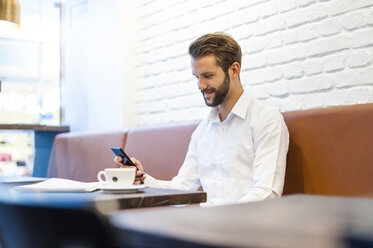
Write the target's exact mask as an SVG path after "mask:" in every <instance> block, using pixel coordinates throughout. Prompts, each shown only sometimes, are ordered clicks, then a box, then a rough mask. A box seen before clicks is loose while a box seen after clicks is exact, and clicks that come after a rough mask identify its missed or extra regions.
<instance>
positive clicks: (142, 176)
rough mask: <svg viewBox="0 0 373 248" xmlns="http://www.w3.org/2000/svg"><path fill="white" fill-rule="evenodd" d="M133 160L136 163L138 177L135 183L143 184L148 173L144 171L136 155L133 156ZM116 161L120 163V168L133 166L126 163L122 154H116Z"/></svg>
mask: <svg viewBox="0 0 373 248" xmlns="http://www.w3.org/2000/svg"><path fill="white" fill-rule="evenodd" d="M131 161H132V162H133V163H134V164H135V165H136V168H137V169H136V178H135V182H134V184H142V183H143V182H144V179H145V177H146V174H145V172H144V168H143V167H142V165H141V163H140V161H139V160H137V159H136V158H134V157H131ZM114 163H116V164H117V165H119V167H120V168H132V167H133V166H130V165H126V164H124V163H123V159H122V157H120V156H116V157H115V158H114Z"/></svg>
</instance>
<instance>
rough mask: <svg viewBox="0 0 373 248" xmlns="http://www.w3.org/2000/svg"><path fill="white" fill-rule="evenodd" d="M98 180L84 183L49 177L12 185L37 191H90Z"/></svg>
mask: <svg viewBox="0 0 373 248" xmlns="http://www.w3.org/2000/svg"><path fill="white" fill-rule="evenodd" d="M99 186H100V183H99V182H92V183H84V182H78V181H73V180H69V179H62V178H51V179H48V180H45V181H43V182H40V183H35V184H29V185H22V186H16V187H14V188H15V189H17V190H24V191H37V192H92V191H95V190H97V189H99Z"/></svg>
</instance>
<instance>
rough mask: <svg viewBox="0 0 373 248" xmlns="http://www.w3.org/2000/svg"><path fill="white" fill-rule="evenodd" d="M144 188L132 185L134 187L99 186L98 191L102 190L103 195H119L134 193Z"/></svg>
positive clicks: (140, 185) (143, 186)
mask: <svg viewBox="0 0 373 248" xmlns="http://www.w3.org/2000/svg"><path fill="white" fill-rule="evenodd" d="M143 188H145V185H142V184H139V185H137V184H134V185H128V186H121V187H113V186H109V185H105V184H103V185H101V186H100V189H102V190H103V191H104V192H105V193H111V194H112V193H116V194H119V193H135V192H137V191H138V190H139V189H143Z"/></svg>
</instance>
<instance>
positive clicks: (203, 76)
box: [192, 55, 230, 107]
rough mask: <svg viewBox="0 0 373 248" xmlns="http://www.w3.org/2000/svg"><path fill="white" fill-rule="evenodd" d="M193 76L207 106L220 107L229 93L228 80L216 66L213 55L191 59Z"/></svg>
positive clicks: (226, 75)
mask: <svg viewBox="0 0 373 248" xmlns="http://www.w3.org/2000/svg"><path fill="white" fill-rule="evenodd" d="M192 70H193V75H195V76H196V78H197V79H198V89H199V90H200V91H201V93H202V95H203V98H204V99H205V103H206V105H207V106H210V107H216V106H218V105H220V104H221V103H222V102H223V101H224V99H225V97H226V96H227V94H228V91H229V85H230V79H229V75H228V73H224V71H223V69H222V68H221V67H220V66H218V65H217V64H216V58H215V55H207V56H203V57H201V58H197V59H193V58H192Z"/></svg>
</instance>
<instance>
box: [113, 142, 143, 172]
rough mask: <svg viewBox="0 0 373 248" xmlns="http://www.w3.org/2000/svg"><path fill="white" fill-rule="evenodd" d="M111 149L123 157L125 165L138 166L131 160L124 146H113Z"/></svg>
mask: <svg viewBox="0 0 373 248" xmlns="http://www.w3.org/2000/svg"><path fill="white" fill-rule="evenodd" d="M111 150H112V151H113V152H114V153H115V155H117V156H120V157H122V162H123V163H124V164H125V165H130V166H135V167H136V168H137V166H136V165H135V164H134V163H133V162H132V161H131V159H130V158H129V157H128V156H127V154H126V153H125V152H124V151H123V149H122V148H120V147H111Z"/></svg>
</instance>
